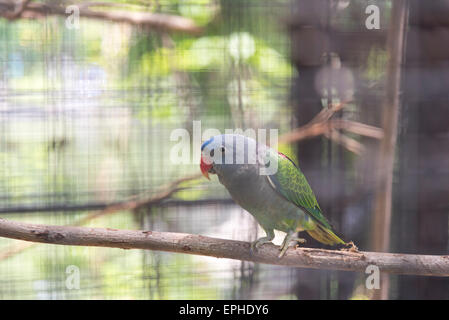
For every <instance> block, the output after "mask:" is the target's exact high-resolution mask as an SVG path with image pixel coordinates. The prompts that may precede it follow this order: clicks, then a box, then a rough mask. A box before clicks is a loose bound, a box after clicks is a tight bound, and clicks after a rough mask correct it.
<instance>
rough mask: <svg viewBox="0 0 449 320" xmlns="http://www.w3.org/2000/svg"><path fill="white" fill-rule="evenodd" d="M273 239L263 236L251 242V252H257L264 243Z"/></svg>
mask: <svg viewBox="0 0 449 320" xmlns="http://www.w3.org/2000/svg"><path fill="white" fill-rule="evenodd" d="M272 240H273V238H272V237H262V238H259V239H257V240H255V241H253V242H251V252H256V251H257V249H259V248H260V247H261V246H262V245H264V244H265V243H271V241H272Z"/></svg>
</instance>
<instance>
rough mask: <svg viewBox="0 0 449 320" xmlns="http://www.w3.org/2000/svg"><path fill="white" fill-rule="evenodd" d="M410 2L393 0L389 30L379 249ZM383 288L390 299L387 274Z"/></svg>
mask: <svg viewBox="0 0 449 320" xmlns="http://www.w3.org/2000/svg"><path fill="white" fill-rule="evenodd" d="M407 17H408V3H407V1H406V0H396V1H393V4H392V10H391V16H390V24H389V31H388V45H387V53H388V57H389V58H388V65H387V80H386V86H385V88H386V89H385V90H386V92H385V93H386V94H385V101H384V104H383V110H382V117H383V120H382V128H383V131H384V138H383V139H382V141H381V144H380V148H379V156H378V159H377V170H378V177H379V179H378V181H379V185H378V188H377V190H376V194H375V199H374V209H373V215H374V217H373V229H372V234H371V239H372V245H373V248H374V250H376V251H388V249H389V247H390V231H391V217H392V204H393V176H394V162H395V161H394V160H395V153H396V138H397V132H398V119H399V113H400V109H401V103H400V91H401V70H402V68H401V66H402V58H403V55H404V41H405V35H406V28H407ZM383 283H384V286H382V290H381V291H380V293H379V294H376V295H375V298H379V299H384V300H386V299H388V293H389V279H388V277H386V276H383Z"/></svg>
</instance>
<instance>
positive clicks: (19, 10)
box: [3, 0, 31, 20]
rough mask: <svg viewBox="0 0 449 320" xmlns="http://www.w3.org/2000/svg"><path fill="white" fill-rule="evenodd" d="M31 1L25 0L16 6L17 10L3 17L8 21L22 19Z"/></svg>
mask: <svg viewBox="0 0 449 320" xmlns="http://www.w3.org/2000/svg"><path fill="white" fill-rule="evenodd" d="M30 1H31V0H23V1H22V2H20V3H19V4H17V5H15V8H14V10H13V11H12V12H5V13H4V14H3V16H4V17H5V18H6V19H8V20H14V19H17V18H18V17H20V15H21V14H22V12H23V11H24V10H25V9H26V7H27V5H28V3H30Z"/></svg>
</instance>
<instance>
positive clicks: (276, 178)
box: [267, 153, 345, 244]
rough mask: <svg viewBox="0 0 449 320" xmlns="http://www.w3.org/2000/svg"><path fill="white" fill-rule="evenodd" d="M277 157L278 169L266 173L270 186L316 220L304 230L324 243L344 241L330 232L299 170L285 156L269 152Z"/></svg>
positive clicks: (330, 229)
mask: <svg viewBox="0 0 449 320" xmlns="http://www.w3.org/2000/svg"><path fill="white" fill-rule="evenodd" d="M274 156H276V157H277V160H278V170H277V172H276V173H275V174H273V175H268V176H267V179H268V180H269V182H270V184H271V186H272V187H273V188H274V189H275V190H276V191H277V192H279V193H280V194H281V195H282V196H283V197H285V198H286V199H287V200H289V201H291V202H293V203H294V204H295V205H297V206H298V207H300V208H301V209H303V211H304V212H305V213H307V214H308V215H309V216H310V217H312V218H313V220H314V221H315V222H316V225H317V228H316V229H315V230H306V231H307V232H308V233H309V234H310V235H311V236H312V237H314V238H315V239H317V240H318V241H320V242H323V243H326V244H335V243H343V244H344V243H345V242H344V241H343V240H341V239H340V238H339V237H338V236H336V235H335V234H334V233H333V232H332V227H331V225H330V223H329V221H328V220H327V219H326V217H325V216H324V215H323V213H322V211H321V208H320V206H319V205H318V201H317V200H316V197H315V195H314V193H313V191H312V188H311V187H310V185H309V183H308V182H307V180H306V177H305V176H304V174H303V173H302V172H301V170H300V169H299V168H298V167H297V166H296V165H295V164H294V162H293V161H292V160H290V159H289V158H288V157H287V156H285V155H283V154H281V153H279V154H273V153H271V155H270V158H271V157H274Z"/></svg>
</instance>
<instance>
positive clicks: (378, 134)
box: [279, 101, 383, 155]
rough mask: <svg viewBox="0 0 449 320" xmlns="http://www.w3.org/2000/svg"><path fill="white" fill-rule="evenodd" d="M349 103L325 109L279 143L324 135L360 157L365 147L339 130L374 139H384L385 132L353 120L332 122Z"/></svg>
mask: <svg viewBox="0 0 449 320" xmlns="http://www.w3.org/2000/svg"><path fill="white" fill-rule="evenodd" d="M347 103H349V101H348V102H342V103H339V104H337V105H335V106H332V107H331V108H325V109H323V110H322V111H321V112H320V113H318V114H317V115H316V116H315V117H314V118H313V119H312V120H311V121H310V122H309V123H307V124H305V125H304V126H302V127H300V128H296V129H294V130H292V131H291V132H288V133H286V134H284V135H282V136H281V137H280V138H279V143H291V142H295V141H299V140H305V139H310V138H313V137H316V136H320V135H324V136H325V137H327V138H328V139H331V140H332V141H334V142H336V143H339V144H341V145H342V146H344V147H345V148H346V149H348V150H349V151H351V152H354V153H356V154H358V155H360V154H361V153H362V152H363V150H364V148H363V145H362V144H361V143H360V142H358V141H356V140H355V139H353V138H351V137H348V136H347V135H344V134H342V133H340V132H339V131H338V130H345V131H348V132H350V133H354V134H358V135H362V136H366V137H371V138H374V139H382V138H383V130H382V129H380V128H377V127H373V126H370V125H367V124H363V123H360V122H356V121H351V120H345V119H333V120H332V119H331V117H332V116H333V115H334V114H335V112H337V111H339V110H341V109H343V108H344V107H345V105H346V104H347Z"/></svg>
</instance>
